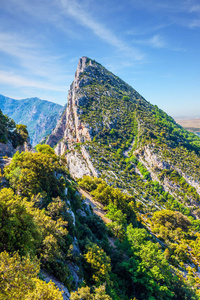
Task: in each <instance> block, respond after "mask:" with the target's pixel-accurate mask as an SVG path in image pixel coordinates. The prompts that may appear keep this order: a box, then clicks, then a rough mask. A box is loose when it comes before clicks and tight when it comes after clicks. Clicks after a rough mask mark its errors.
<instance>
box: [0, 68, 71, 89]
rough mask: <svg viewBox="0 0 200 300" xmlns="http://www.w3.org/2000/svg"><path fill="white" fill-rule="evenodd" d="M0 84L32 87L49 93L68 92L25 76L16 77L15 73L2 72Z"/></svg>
mask: <svg viewBox="0 0 200 300" xmlns="http://www.w3.org/2000/svg"><path fill="white" fill-rule="evenodd" d="M0 83H4V84H8V85H12V86H15V87H22V88H24V87H32V88H38V89H44V90H49V91H59V92H61V91H66V87H65V86H57V85H55V86H53V85H52V84H47V83H45V82H42V81H37V80H32V79H27V78H25V77H23V76H19V75H16V74H15V73H14V72H4V71H0Z"/></svg>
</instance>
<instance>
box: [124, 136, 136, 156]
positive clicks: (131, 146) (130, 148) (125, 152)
mask: <svg viewBox="0 0 200 300" xmlns="http://www.w3.org/2000/svg"><path fill="white" fill-rule="evenodd" d="M134 143H135V139H133V140H132V143H131V144H130V146H129V147H128V149H127V150H125V151H124V152H123V155H124V156H125V157H129V154H128V153H129V152H130V151H131V150H132V148H133V145H134Z"/></svg>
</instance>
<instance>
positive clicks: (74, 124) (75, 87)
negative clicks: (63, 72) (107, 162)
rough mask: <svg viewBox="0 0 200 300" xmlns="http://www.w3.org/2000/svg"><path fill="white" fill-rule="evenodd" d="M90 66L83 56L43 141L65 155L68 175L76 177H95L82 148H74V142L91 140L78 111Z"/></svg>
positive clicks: (89, 129) (84, 98) (88, 158)
mask: <svg viewBox="0 0 200 300" xmlns="http://www.w3.org/2000/svg"><path fill="white" fill-rule="evenodd" d="M91 65H92V62H91V60H89V59H88V58H87V57H82V58H81V59H80V60H79V63H78V68H77V70H76V73H75V79H74V81H73V83H72V84H71V86H70V90H69V93H68V102H67V107H66V109H65V111H64V112H63V114H62V116H61V118H60V120H59V121H58V123H57V126H56V128H55V129H54V130H53V132H52V134H51V135H50V136H49V137H48V139H47V142H46V143H47V144H49V145H50V146H51V147H55V152H56V153H57V154H59V155H63V154H64V153H65V156H66V158H67V161H68V167H69V170H70V172H71V175H72V176H74V177H77V178H80V177H82V176H83V175H94V176H97V175H98V172H97V171H96V170H95V168H94V167H93V165H92V163H91V161H90V156H89V153H87V151H86V150H85V148H84V146H81V149H80V151H81V152H78V151H77V150H76V149H74V147H75V145H76V144H77V143H83V142H87V141H91V140H92V133H91V128H90V126H89V125H88V124H85V123H83V122H82V121H81V120H80V113H81V111H80V108H79V105H80V104H82V103H83V102H86V101H87V98H86V97H85V95H84V94H83V92H82V89H81V88H82V86H85V85H86V84H88V83H89V82H88V81H87V82H84V78H83V77H82V76H81V75H82V74H83V72H84V71H86V70H87V69H88V68H89V67H90V66H91ZM67 151H68V153H67Z"/></svg>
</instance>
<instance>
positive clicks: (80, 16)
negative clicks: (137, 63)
mask: <svg viewBox="0 0 200 300" xmlns="http://www.w3.org/2000/svg"><path fill="white" fill-rule="evenodd" d="M60 5H61V6H62V8H63V10H64V11H63V13H64V14H65V15H67V16H71V17H72V18H73V19H74V20H76V22H78V23H79V24H81V25H83V26H84V27H86V28H88V29H90V30H91V31H92V32H93V33H94V34H95V35H96V36H97V37H99V38H100V39H101V40H103V41H105V42H106V43H107V44H109V45H111V46H113V47H115V48H116V49H117V50H119V51H121V52H123V53H124V54H126V55H128V56H131V57H132V58H134V59H135V60H142V59H143V58H144V54H143V53H142V52H141V51H139V50H138V49H136V48H134V47H130V46H129V45H128V44H127V43H126V42H124V41H123V40H122V39H120V38H118V37H117V35H115V33H113V32H112V31H111V30H110V29H108V28H107V27H106V26H105V25H104V24H102V23H100V22H98V21H96V20H95V19H94V18H93V17H92V16H91V15H90V14H89V13H88V11H85V10H84V9H83V7H82V6H81V5H80V3H78V2H76V1H73V2H72V1H69V0H60Z"/></svg>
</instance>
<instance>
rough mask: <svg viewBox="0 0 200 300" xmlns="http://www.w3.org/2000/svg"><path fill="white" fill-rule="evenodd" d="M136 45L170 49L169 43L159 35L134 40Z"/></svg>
mask: <svg viewBox="0 0 200 300" xmlns="http://www.w3.org/2000/svg"><path fill="white" fill-rule="evenodd" d="M134 43H136V44H140V45H147V46H150V47H153V48H165V47H168V45H167V42H166V41H165V40H164V38H163V37H162V36H161V35H158V34H156V35H154V36H152V37H151V38H147V39H138V40H134Z"/></svg>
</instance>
